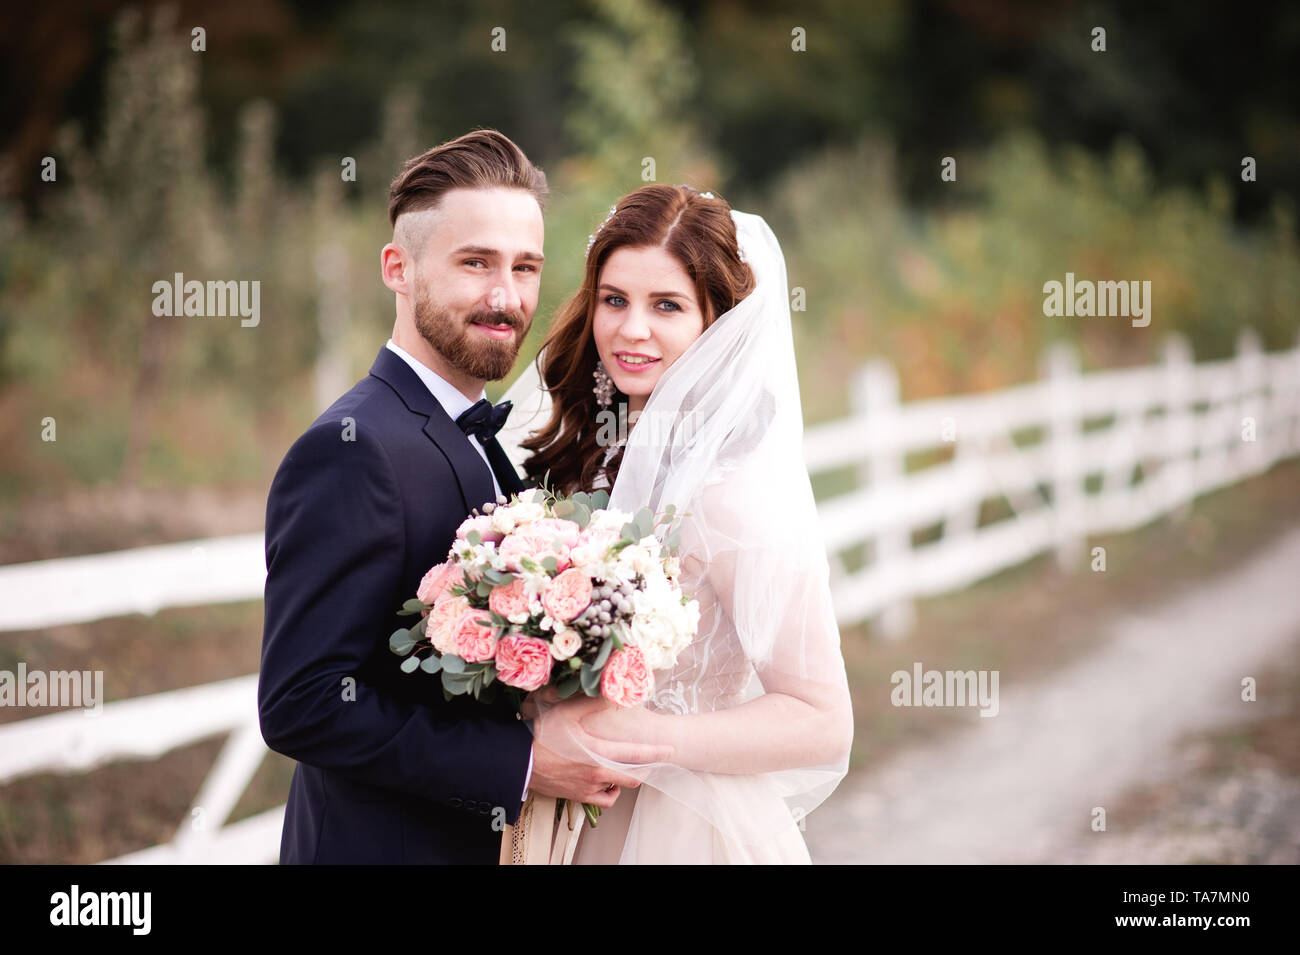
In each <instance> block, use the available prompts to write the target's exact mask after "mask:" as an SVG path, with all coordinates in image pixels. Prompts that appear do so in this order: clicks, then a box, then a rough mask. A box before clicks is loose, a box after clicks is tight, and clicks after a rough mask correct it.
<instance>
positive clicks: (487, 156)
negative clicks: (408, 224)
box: [388, 129, 547, 226]
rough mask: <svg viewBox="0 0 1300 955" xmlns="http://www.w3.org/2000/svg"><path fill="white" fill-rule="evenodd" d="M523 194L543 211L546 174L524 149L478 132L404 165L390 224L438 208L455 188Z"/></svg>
mask: <svg viewBox="0 0 1300 955" xmlns="http://www.w3.org/2000/svg"><path fill="white" fill-rule="evenodd" d="M497 188H504V189H523V190H525V191H526V192H529V193H531V194H532V196H533V198H535V199H536V200H537V204H538V205H539V206H543V207H544V205H545V201H546V193H547V187H546V174H545V173H544V172H542V171H541V170H540V169H538V168H537V167H536V166H534V165H533V164H532V163H531V162H529V160H528V157H527V156H525V155H524V152H523V150H522V149H520V148H519V147H518V146H516V145H515V144H514V143H513V142H511V141H510V139H509V138H508V137H507V136H505V135H504V134H502V133H499V132H497V131H496V130H495V129H476V130H474V132H472V133H466V134H465V135H464V136H461V137H459V138H458V139H453V140H451V141H450V142H446V143H443V144H442V145H441V146H434V147H433V148H432V149H430V150H428V151H427V152H423V153H421V154H420V155H418V156H415V157H414V158H412V159H408V160H407V161H406V162H405V163H403V164H402V171H401V172H399V173H398V174H397V178H396V179H394V180H393V183H392V185H391V186H390V187H389V190H388V219H389V221H390V222H391V223H392V224H393V225H394V226H396V225H397V218H398V216H400V215H401V214H402V213H404V212H419V211H421V210H424V209H432V208H434V207H436V206H437V205H438V202H439V201H440V200H441V199H442V196H443V194H444V193H446V192H447V191H448V190H451V189H497Z"/></svg>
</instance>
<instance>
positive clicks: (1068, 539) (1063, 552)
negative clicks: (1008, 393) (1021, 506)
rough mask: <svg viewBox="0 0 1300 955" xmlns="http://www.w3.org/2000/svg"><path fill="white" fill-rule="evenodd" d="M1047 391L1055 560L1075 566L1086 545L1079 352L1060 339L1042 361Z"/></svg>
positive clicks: (1068, 568)
mask: <svg viewBox="0 0 1300 955" xmlns="http://www.w3.org/2000/svg"><path fill="white" fill-rule="evenodd" d="M1044 372H1045V378H1046V379H1047V393H1048V417H1047V420H1048V424H1047V441H1048V442H1049V446H1050V449H1051V450H1050V451H1049V454H1050V460H1051V462H1052V463H1051V471H1052V518H1053V523H1054V524H1055V527H1056V535H1055V536H1056V563H1057V566H1059V567H1060V568H1061V569H1062V570H1064V571H1067V572H1069V571H1074V570H1076V569H1077V568H1078V566H1079V563H1080V560H1081V558H1082V557H1083V556H1084V548H1085V545H1086V542H1087V541H1086V535H1085V530H1086V529H1085V526H1084V525H1085V515H1084V504H1085V502H1084V500H1083V487H1084V484H1083V481H1084V475H1083V473H1081V468H1080V467H1079V464H1080V455H1081V449H1080V445H1079V429H1080V427H1081V424H1082V421H1081V417H1082V416H1081V414H1080V407H1079V356H1078V354H1077V353H1076V352H1075V350H1074V348H1073V347H1072V346H1070V345H1068V344H1066V343H1064V342H1056V343H1054V344H1053V345H1052V346H1051V347H1050V348H1049V349H1048V351H1047V357H1046V360H1045V362H1044Z"/></svg>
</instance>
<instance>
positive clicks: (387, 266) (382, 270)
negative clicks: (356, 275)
mask: <svg viewBox="0 0 1300 955" xmlns="http://www.w3.org/2000/svg"><path fill="white" fill-rule="evenodd" d="M411 271H412V263H411V260H410V256H408V255H407V254H406V250H405V249H404V248H402V247H401V246H400V245H397V244H396V243H394V242H389V243H388V244H387V245H386V246H384V247H383V248H382V249H380V250H379V275H380V277H381V278H382V279H383V280H384V284H385V285H387V286H388V287H389V288H390V289H392V290H393V291H394V292H397V293H398V294H400V295H409V294H410V288H411V285H410V283H411V278H412V276H411Z"/></svg>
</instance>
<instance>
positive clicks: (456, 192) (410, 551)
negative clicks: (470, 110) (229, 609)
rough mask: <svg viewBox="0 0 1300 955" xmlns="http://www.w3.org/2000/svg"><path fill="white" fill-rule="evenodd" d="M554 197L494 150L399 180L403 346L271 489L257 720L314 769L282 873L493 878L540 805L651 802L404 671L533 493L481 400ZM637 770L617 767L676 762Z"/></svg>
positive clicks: (396, 285)
mask: <svg viewBox="0 0 1300 955" xmlns="http://www.w3.org/2000/svg"><path fill="white" fill-rule="evenodd" d="M545 192H546V179H545V176H544V175H543V174H542V173H541V171H540V170H538V169H537V168H536V167H534V166H533V165H532V164H531V163H529V162H528V160H527V158H526V157H525V156H524V154H523V153H522V152H521V151H520V150H519V148H518V147H517V146H515V144H514V143H512V142H511V141H510V140H509V139H507V138H506V137H505V136H503V135H501V134H500V133H498V132H495V131H493V130H480V131H476V132H474V133H470V134H468V135H466V136H462V137H460V138H459V139H456V140H453V141H451V142H449V143H445V144H443V145H442V146H438V147H435V148H434V149H431V150H429V151H428V152H426V153H424V154H423V155H421V156H417V157H415V158H414V159H412V160H410V161H408V162H407V163H406V164H405V166H404V167H403V170H402V172H401V174H400V175H399V176H398V177H397V179H395V180H394V182H393V186H392V190H391V194H390V204H389V215H390V218H391V220H392V222H393V241H392V242H391V243H389V244H388V245H386V246H384V249H383V252H382V255H381V270H382V276H383V280H384V283H385V284H386V285H387V286H388V287H389V288H390V289H392V290H393V292H394V293H395V296H396V312H397V316H396V321H395V323H394V326H393V336H392V339H391V340H390V341H389V342H388V343H387V344H386V345H385V346H384V347H383V348H381V349H380V351H379V355H378V357H377V358H376V359H375V362H374V365H373V366H372V367H371V369H370V374H369V376H368V377H366V378H364V379H362V380H361V381H359V382H358V383H357V384H356V385H355V386H354V387H353V388H352V389H351V390H350V391H349V392H347V394H345V395H343V396H342V397H341V398H339V399H338V400H337V401H336V402H334V404H333V405H332V406H331V407H330V408H329V409H328V410H327V411H326V412H325V413H324V414H322V415H321V416H320V417H319V418H317V419H316V421H315V422H314V423H313V424H312V425H311V427H310V428H308V429H307V431H306V433H304V434H303V435H302V436H301V437H300V438H299V439H298V440H297V441H296V442H295V443H294V445H293V447H292V448H290V449H289V452H288V454H286V455H285V458H284V461H283V462H282V463H281V465H280V469H279V471H278V472H277V473H276V476H275V480H274V482H273V483H272V485H271V491H270V495H269V497H268V500H267V513H266V564H267V579H266V604H265V609H266V620H265V629H264V632H263V638H262V667H261V674H260V679H259V683H258V710H259V715H260V719H261V727H262V735H263V736H264V738H265V739H266V742H267V745H268V746H270V747H271V748H272V749H273V750H275V751H277V752H280V753H283V754H285V755H287V756H290V757H292V758H294V759H296V760H297V761H298V766H297V768H296V770H295V772H294V776H293V782H292V784H291V786H290V790H289V800H288V805H287V807H286V810H285V820H284V832H283V837H282V841H281V846H280V861H281V862H282V863H494V862H496V861H497V858H498V852H499V848H500V843H501V835H502V829H503V824H505V823H510V824H513V823H514V822H515V821H516V820H517V819H518V816H519V812H520V808H521V805H522V803H523V800H524V798H525V795H526V792H527V790H528V789H530V788H531V789H532V790H534V791H535V792H538V793H541V794H544V795H553V796H559V797H563V798H567V799H576V800H581V801H584V802H589V803H593V804H595V805H599V806H602V807H606V808H608V807H609V806H612V805H613V804H614V801H615V800H616V799H617V798H618V795H619V791H620V786H623V785H636V780H635V779H632V778H630V777H625V776H622V775H620V774H618V773H613V772H611V771H609V770H606V769H601V768H598V767H595V766H591V765H588V764H585V763H579V762H574V761H572V760H569V759H566V758H564V757H561V756H560V755H558V754H556V753H554V752H552V751H550V750H548V749H547V748H545V747H543V746H542V745H540V744H536V745H535V744H534V740H533V737H532V733H531V730H530V727H529V725H528V724H527V723H526V722H525V721H523V720H522V719H521V718H520V716H519V714H517V713H516V712H514V711H513V709H511V708H510V706H509V705H508V704H507V703H505V702H504V701H501V702H498V703H497V704H492V705H489V704H482V703H478V702H476V701H474V700H473V699H471V698H467V697H455V698H453V699H452V700H451V701H447V700H445V699H444V697H443V695H442V691H441V684H440V682H439V678H438V677H437V676H430V675H429V674H425V673H423V672H422V671H418V670H417V671H416V672H415V673H411V674H407V673H403V672H401V671H400V669H399V667H398V662H399V661H398V659H397V658H396V657H395V656H394V655H393V654H392V653H391V652H390V651H389V650H388V637H389V635H390V634H391V633H392V632H393V631H394V630H396V629H398V628H399V627H401V626H403V624H404V623H406V624H409V622H410V621H409V620H408V619H405V618H401V617H398V616H397V615H396V611H397V610H399V609H400V608H401V605H402V603H403V602H404V601H405V600H407V599H409V598H410V597H412V596H414V594H415V592H416V589H417V587H418V585H419V582H420V579H421V577H422V576H423V574H424V573H425V571H427V570H428V569H429V568H430V567H432V566H433V565H434V564H437V563H439V562H441V561H442V560H444V559H445V558H446V557H447V553H448V550H449V548H450V547H451V544H452V540H453V538H454V536H455V532H456V528H457V527H458V526H459V525H460V524H461V522H462V521H463V520H464V519H465V518H466V517H467V516H468V515H469V513H470V511H471V510H473V509H476V508H479V509H481V508H482V505H483V504H485V503H487V502H489V501H493V500H504V497H502V495H509V494H511V493H513V492H516V491H519V490H522V489H523V487H524V485H523V483H522V482H521V481H520V480H519V477H518V474H517V473H516V472H515V470H514V468H513V467H512V466H511V464H510V462H509V459H508V458H507V456H506V455H505V452H504V451H503V450H502V448H501V446H500V445H499V444H498V443H497V441H496V438H495V429H497V428H499V427H500V424H501V423H502V419H503V416H504V412H505V411H506V410H507V409H506V408H504V407H502V408H497V409H493V408H492V407H491V405H489V404H488V403H487V401H486V398H484V397H483V395H484V387H483V386H484V383H485V382H486V381H496V380H499V379H502V378H505V377H506V375H507V374H508V373H509V371H510V369H511V367H512V366H513V364H514V362H515V358H516V357H517V355H518V352H519V348H520V345H521V344H522V343H523V340H524V337H525V336H526V335H527V333H528V329H529V328H530V327H531V324H532V317H533V312H534V310H535V309H536V307H537V295H538V282H539V279H540V273H541V267H542V261H543V257H542V240H543V225H542V210H541V203H542V201H543V198H544V196H545ZM573 712H574V714H575V716H574V724H575V725H574V727H573V731H574V732H575V733H578V734H581V729H580V728H579V727H578V726H577V725H576V724H577V720H578V719H579V714H580V712H581V709H580V708H575V709H574V710H573ZM591 742H592V746H593V750H594V751H597V752H600V751H601V745H602V744H601V743H600V742H599V741H591ZM635 749H636V751H628V749H627V748H622V749H621V750H618V751H614V750H608V752H609V755H610V758H612V759H620V760H625V761H630V762H642V761H649V760H652V759H657V758H661V755H662V754H660V753H658V752H657V751H656V752H651V751H649V750H648V749H644V748H635Z"/></svg>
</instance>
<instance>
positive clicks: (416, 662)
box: [402, 657, 420, 673]
mask: <svg viewBox="0 0 1300 955" xmlns="http://www.w3.org/2000/svg"><path fill="white" fill-rule="evenodd" d="M419 666H420V658H419V657H407V658H406V659H405V660H403V661H402V672H403V673H414V672H415V671H416V670H417V669H419Z"/></svg>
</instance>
